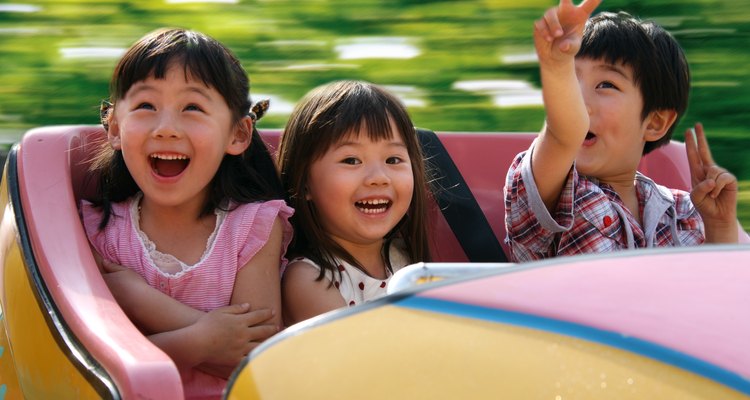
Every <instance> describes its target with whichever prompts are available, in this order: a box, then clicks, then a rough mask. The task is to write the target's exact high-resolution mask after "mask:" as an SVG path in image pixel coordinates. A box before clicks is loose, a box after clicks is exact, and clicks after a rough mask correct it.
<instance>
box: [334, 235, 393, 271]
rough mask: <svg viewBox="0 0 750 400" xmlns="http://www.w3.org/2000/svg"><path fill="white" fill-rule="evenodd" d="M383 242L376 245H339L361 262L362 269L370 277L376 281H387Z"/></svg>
mask: <svg viewBox="0 0 750 400" xmlns="http://www.w3.org/2000/svg"><path fill="white" fill-rule="evenodd" d="M383 243H384V241H383V240H378V241H376V242H374V243H368V244H359V243H339V245H341V247H343V248H344V250H346V251H348V252H349V254H351V255H352V257H354V259H355V260H357V262H359V264H360V266H361V267H362V269H363V270H364V271H365V272H366V273H367V274H368V275H370V276H372V277H373V278H376V279H385V278H386V277H387V273H386V266H385V260H384V259H383V254H382V250H383Z"/></svg>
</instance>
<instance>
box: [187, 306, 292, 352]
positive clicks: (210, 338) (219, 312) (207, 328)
mask: <svg viewBox="0 0 750 400" xmlns="http://www.w3.org/2000/svg"><path fill="white" fill-rule="evenodd" d="M273 316H274V313H273V312H272V311H271V310H268V309H261V310H252V311H250V306H249V305H248V304H247V303H245V304H233V305H229V306H226V307H220V308H217V309H215V310H213V311H211V312H208V313H206V314H205V315H204V316H203V317H202V318H200V319H199V320H198V321H197V322H196V323H195V324H194V329H195V332H196V334H197V335H200V337H201V338H202V343H203V346H202V351H203V353H204V358H203V359H204V360H205V363H208V364H216V365H228V366H232V367H235V366H237V364H238V363H239V362H240V361H241V360H242V359H243V358H244V357H245V356H246V355H247V354H248V353H250V351H251V350H252V349H254V348H255V347H257V346H258V345H259V344H260V343H262V342H263V341H264V340H266V339H268V338H269V337H271V336H272V335H274V334H276V333H277V332H278V331H279V327H278V326H277V325H275V324H270V323H268V321H269V320H271V319H272V318H273Z"/></svg>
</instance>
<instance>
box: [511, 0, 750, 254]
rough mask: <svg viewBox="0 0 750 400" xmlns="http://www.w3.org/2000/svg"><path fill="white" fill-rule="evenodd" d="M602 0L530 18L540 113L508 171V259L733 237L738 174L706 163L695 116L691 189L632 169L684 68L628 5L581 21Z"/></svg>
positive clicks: (668, 125)
mask: <svg viewBox="0 0 750 400" xmlns="http://www.w3.org/2000/svg"><path fill="white" fill-rule="evenodd" d="M600 1H601V0H585V1H583V2H582V3H581V4H580V5H579V6H575V5H574V4H573V2H572V0H561V1H560V4H559V6H558V7H554V8H551V9H549V10H548V11H547V12H546V13H545V14H544V16H543V17H542V18H541V19H540V20H538V21H536V22H535V24H534V45H535V47H536V51H537V55H538V57H539V65H540V72H541V78H542V93H543V94H542V95H543V98H544V105H545V109H546V112H547V121H546V124H545V127H544V129H543V130H542V132H541V133H540V134H539V136H538V137H537V138H536V140H535V141H534V143H533V144H532V145H531V147H530V148H529V150H528V151H526V152H523V153H521V154H519V155H518V156H517V157H516V159H515V160H514V162H513V164H512V165H511V168H510V170H509V171H508V176H507V179H506V185H505V208H506V211H505V223H506V229H507V231H508V241H509V244H510V249H511V258H512V259H513V260H514V261H527V260H533V259H541V258H547V257H552V256H556V255H571V254H580V253H592V252H605V251H613V250H618V249H625V248H628V249H630V248H640V247H656V246H682V245H696V244H700V243H703V242H713V243H736V242H737V239H738V225H737V219H736V218H737V217H736V215H737V212H736V206H737V179H736V178H735V177H734V176H733V175H732V174H731V173H729V172H728V171H727V170H726V169H723V168H721V167H719V166H717V165H716V164H715V163H714V161H713V159H712V157H711V153H710V150H709V148H708V144H707V142H706V138H705V135H704V133H703V127H702V126H701V125H700V124H697V125H696V127H695V131H694V132H692V131H688V132H687V133H686V135H685V136H686V148H687V153H688V154H687V155H688V160H689V164H690V172H691V177H692V183H693V190H692V192H691V193H686V192H683V191H679V190H673V189H668V188H665V187H663V186H660V185H657V184H655V183H654V182H653V181H652V180H651V179H649V178H647V177H646V176H644V175H642V174H640V173H639V172H637V171H636V169H637V167H638V164H639V162H640V159H641V156H642V155H644V154H646V153H648V152H650V151H651V150H653V149H655V148H657V147H659V146H661V145H663V144H666V143H668V142H669V140H670V138H671V137H672V130H673V129H674V127H675V125H676V124H677V121H678V120H679V118H680V116H681V115H682V114H683V113H684V111H685V109H686V108H687V102H688V92H689V87H690V73H689V69H688V64H687V61H686V60H685V56H684V54H683V52H682V49H681V48H680V47H679V45H678V44H677V42H676V41H675V40H674V38H673V37H672V36H671V35H670V34H669V33H667V32H666V31H665V30H664V29H662V28H661V27H659V26H657V25H655V24H654V23H651V22H643V21H640V20H638V19H635V18H633V17H631V16H630V15H628V14H625V13H619V14H612V13H601V14H599V15H597V16H595V17H593V18H591V19H590V20H588V18H589V15H590V14H591V12H592V11H593V10H594V9H595V8H596V6H597V5H598V4H599V3H600ZM587 20H588V22H587ZM584 28H585V29H584Z"/></svg>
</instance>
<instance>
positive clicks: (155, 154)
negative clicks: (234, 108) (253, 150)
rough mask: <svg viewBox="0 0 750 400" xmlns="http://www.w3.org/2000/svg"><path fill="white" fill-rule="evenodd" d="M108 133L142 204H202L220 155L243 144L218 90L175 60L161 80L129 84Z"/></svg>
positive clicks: (243, 138) (198, 206)
mask: <svg viewBox="0 0 750 400" xmlns="http://www.w3.org/2000/svg"><path fill="white" fill-rule="evenodd" d="M243 123H246V122H245V121H244V120H243ZM108 136H109V140H110V143H111V145H112V147H113V148H115V149H121V150H122V155H123V158H124V160H125V164H126V165H127V167H128V170H129V171H130V173H131V175H132V176H133V179H134V180H135V182H136V183H137V184H138V187H139V188H140V189H141V190H142V191H143V193H144V198H143V204H145V203H149V204H150V205H157V206H162V207H175V206H178V207H181V206H188V207H190V209H191V210H192V209H193V208H196V209H198V210H200V209H201V208H202V206H203V205H204V204H205V202H206V198H207V190H208V189H207V188H208V184H209V182H210V181H211V179H212V178H213V177H214V174H215V173H216V171H217V169H218V167H219V165H220V163H221V161H222V159H223V157H224V155H225V154H240V153H242V152H243V151H244V150H245V149H246V148H247V145H248V137H247V135H245V134H244V133H243V130H242V129H240V128H239V126H238V125H237V124H234V123H233V121H232V115H231V112H230V110H229V108H228V106H227V104H226V102H225V100H224V98H223V97H222V96H221V94H219V92H218V91H216V90H215V89H214V88H212V87H209V86H206V85H205V84H204V83H203V81H201V80H195V79H193V78H192V77H191V76H189V75H188V76H186V75H185V71H184V68H183V67H182V66H181V65H179V64H173V65H170V66H169V68H168V69H167V72H166V74H165V76H164V79H155V78H154V77H153V76H149V77H148V78H147V79H145V80H142V81H139V82H136V83H135V84H133V85H132V86H131V87H130V88H129V89H128V91H127V93H125V96H124V97H123V98H122V99H120V100H118V101H117V102H116V104H115V111H114V118H113V120H112V122H111V124H110V128H109V131H108Z"/></svg>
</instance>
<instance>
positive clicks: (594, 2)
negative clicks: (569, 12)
mask: <svg viewBox="0 0 750 400" xmlns="http://www.w3.org/2000/svg"><path fill="white" fill-rule="evenodd" d="M601 3H602V0H584V1H583V3H581V4H579V5H578V9H580V10H581V11H583V12H585V13H586V15H591V13H592V12H594V10H596V7H599V4H601Z"/></svg>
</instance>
